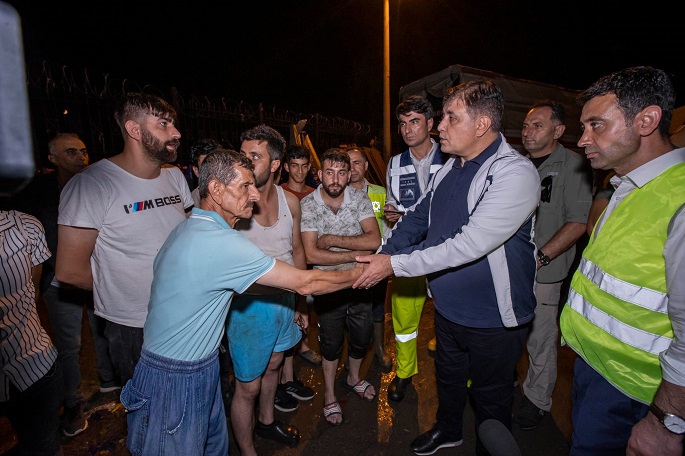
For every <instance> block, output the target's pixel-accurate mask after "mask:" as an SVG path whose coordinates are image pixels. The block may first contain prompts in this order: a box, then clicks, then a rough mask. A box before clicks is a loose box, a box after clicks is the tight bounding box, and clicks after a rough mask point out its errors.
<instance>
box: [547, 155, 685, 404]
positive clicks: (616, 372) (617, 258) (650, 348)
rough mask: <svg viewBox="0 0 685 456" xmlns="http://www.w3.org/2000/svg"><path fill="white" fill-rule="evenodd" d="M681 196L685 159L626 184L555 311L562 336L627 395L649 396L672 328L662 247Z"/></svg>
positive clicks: (658, 380)
mask: <svg viewBox="0 0 685 456" xmlns="http://www.w3.org/2000/svg"><path fill="white" fill-rule="evenodd" d="M684 203H685V164H679V165H675V166H673V167H671V168H669V169H668V170H666V171H664V172H663V173H661V175H659V176H657V177H656V178H654V179H652V180H651V181H650V182H648V183H647V184H645V185H644V186H642V187H641V188H636V189H634V190H633V191H631V192H630V193H629V194H628V195H627V196H626V197H625V199H624V200H623V201H622V202H621V203H619V204H618V206H616V208H615V210H614V211H613V212H612V213H611V214H610V215H609V217H608V219H607V220H606V222H605V223H604V225H602V227H601V228H600V230H599V232H597V233H595V235H596V236H593V237H592V238H591V239H590V240H589V242H588V245H587V247H586V249H585V251H584V252H583V258H582V260H581V262H580V265H579V267H578V270H577V271H576V272H575V274H574V275H573V279H572V281H571V289H570V291H569V297H568V305H566V306H564V309H563V310H562V313H561V318H560V323H559V324H560V327H561V333H562V335H563V339H564V341H565V342H567V343H568V344H569V346H571V348H573V350H575V351H576V352H577V353H578V355H579V356H581V357H582V358H583V359H585V360H586V361H587V362H588V364H589V365H590V366H592V368H593V369H595V370H596V371H597V372H598V373H599V374H600V375H602V376H603V377H604V378H605V379H606V380H607V381H608V382H610V383H611V384H613V385H614V386H615V387H616V388H618V389H619V390H620V391H622V392H623V393H624V394H626V395H627V396H629V397H631V398H633V399H635V400H638V401H640V402H643V403H649V402H650V401H651V400H652V399H653V397H654V394H655V393H656V390H657V388H658V387H659V384H660V383H661V379H662V373H661V364H660V361H659V354H660V353H661V352H663V351H664V350H666V349H668V348H669V345H670V343H671V341H672V339H673V329H672V325H671V321H670V319H669V317H668V314H667V309H668V295H667V289H666V264H665V260H664V257H663V249H664V245H665V242H666V238H667V234H668V227H669V224H670V223H671V220H672V218H673V216H674V214H676V213H677V211H678V210H679V208H680V207H681V206H682V205H683V204H684Z"/></svg>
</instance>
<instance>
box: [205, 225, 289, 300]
mask: <svg viewBox="0 0 685 456" xmlns="http://www.w3.org/2000/svg"><path fill="white" fill-rule="evenodd" d="M224 233H226V232H224ZM227 234H229V236H227V237H228V239H226V240H224V242H221V243H216V244H215V245H216V246H219V245H220V246H221V248H217V249H216V250H215V251H214V252H213V254H212V257H213V258H212V259H211V263H212V266H211V267H213V268H216V270H217V271H219V274H218V283H219V286H220V287H221V288H225V289H232V290H234V291H235V292H236V293H243V292H244V291H245V290H247V288H249V287H250V285H252V284H253V283H254V282H256V281H257V280H258V279H259V278H260V277H261V276H263V275H264V274H266V273H267V272H269V271H270V270H271V268H273V267H274V265H275V264H276V260H275V259H274V258H272V257H270V256H268V255H267V254H265V253H264V252H263V251H262V250H261V249H260V248H259V247H257V246H256V245H255V244H254V243H253V242H251V241H249V240H248V239H247V238H245V237H244V236H243V235H242V234H240V233H238V232H235V231H230V232H228V233H227Z"/></svg>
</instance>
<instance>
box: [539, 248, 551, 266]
mask: <svg viewBox="0 0 685 456" xmlns="http://www.w3.org/2000/svg"><path fill="white" fill-rule="evenodd" d="M538 260H540V264H541V265H543V266H547V265H548V264H549V263H550V262H551V261H552V260H551V259H550V257H548V256H547V255H545V254H544V253H542V250H538Z"/></svg>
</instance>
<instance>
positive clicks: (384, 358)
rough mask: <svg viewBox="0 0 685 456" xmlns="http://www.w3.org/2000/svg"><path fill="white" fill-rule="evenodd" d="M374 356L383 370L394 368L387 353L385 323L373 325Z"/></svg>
mask: <svg viewBox="0 0 685 456" xmlns="http://www.w3.org/2000/svg"><path fill="white" fill-rule="evenodd" d="M373 354H374V356H375V357H376V361H378V364H379V365H380V366H381V368H383V369H390V368H391V367H392V359H390V357H389V356H388V355H387V354H386V353H385V322H384V321H381V322H378V323H376V322H374V323H373Z"/></svg>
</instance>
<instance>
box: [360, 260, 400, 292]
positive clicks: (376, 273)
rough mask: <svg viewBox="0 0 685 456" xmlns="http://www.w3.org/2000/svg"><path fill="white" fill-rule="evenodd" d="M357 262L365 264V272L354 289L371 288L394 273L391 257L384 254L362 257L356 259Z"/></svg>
mask: <svg viewBox="0 0 685 456" xmlns="http://www.w3.org/2000/svg"><path fill="white" fill-rule="evenodd" d="M355 260H357V263H361V264H363V266H364V270H363V272H362V274H361V275H360V276H359V278H358V279H357V281H356V282H355V283H354V285H352V288H371V287H372V286H374V285H376V284H377V283H378V282H380V281H381V280H383V279H385V278H386V277H389V276H390V275H392V273H393V270H392V264H391V263H390V255H386V254H384V253H377V254H374V255H362V256H358V257H355Z"/></svg>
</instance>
